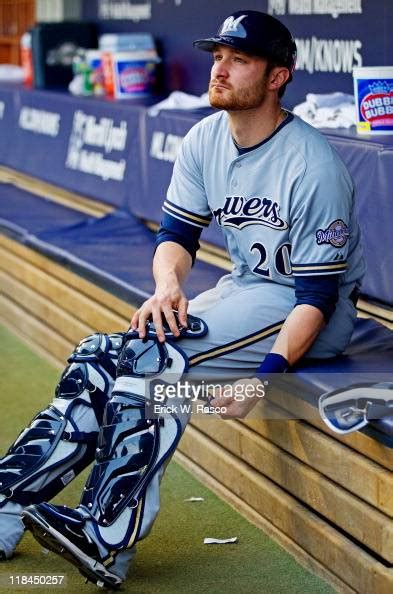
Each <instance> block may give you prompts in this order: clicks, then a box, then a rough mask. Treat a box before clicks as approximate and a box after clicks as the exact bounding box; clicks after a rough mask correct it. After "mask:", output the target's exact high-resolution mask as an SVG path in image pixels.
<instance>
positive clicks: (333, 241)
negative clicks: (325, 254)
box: [316, 219, 349, 248]
mask: <svg viewBox="0 0 393 594" xmlns="http://www.w3.org/2000/svg"><path fill="white" fill-rule="evenodd" d="M348 237H349V230H348V226H347V225H346V224H345V223H344V221H342V220H341V219H337V220H336V221H333V223H330V225H329V227H328V228H327V229H325V230H323V229H318V231H317V232H316V238H317V244H318V245H322V244H323V243H330V245H332V246H334V247H337V248H340V247H343V245H345V244H346V243H347V241H348Z"/></svg>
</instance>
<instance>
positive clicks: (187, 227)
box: [156, 213, 202, 264]
mask: <svg viewBox="0 0 393 594" xmlns="http://www.w3.org/2000/svg"><path fill="white" fill-rule="evenodd" d="M201 232H202V229H201V228H199V227H196V226H195V225H191V224H189V223H186V222H184V221H181V220H179V219H177V218H175V217H173V216H172V215H170V214H167V213H164V217H163V219H162V221H161V225H160V228H159V229H158V231H157V236H156V249H157V247H158V246H159V245H160V243H164V242H165V241H173V242H174V243H178V244H179V245H181V246H182V247H184V249H185V250H187V252H188V253H189V254H190V256H191V258H192V263H193V264H194V262H195V256H196V253H197V251H198V249H199V237H200V235H201Z"/></svg>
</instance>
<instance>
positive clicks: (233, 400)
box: [209, 378, 265, 419]
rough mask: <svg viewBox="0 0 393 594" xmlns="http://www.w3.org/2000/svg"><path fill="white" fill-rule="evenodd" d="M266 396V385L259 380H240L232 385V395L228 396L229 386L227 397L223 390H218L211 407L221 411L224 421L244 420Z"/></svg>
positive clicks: (226, 389) (210, 403) (226, 391)
mask: <svg viewBox="0 0 393 594" xmlns="http://www.w3.org/2000/svg"><path fill="white" fill-rule="evenodd" d="M264 395H265V391H264V385H263V383H262V382H261V381H260V380H259V379H258V378H251V379H249V378H248V379H240V380H237V381H236V382H234V383H233V384H232V394H231V395H228V386H226V388H225V396H224V395H223V393H222V389H220V388H216V390H215V393H214V398H213V399H212V400H210V402H209V405H210V406H212V407H214V408H217V409H221V411H222V412H220V413H218V414H219V415H220V417H221V418H222V419H244V418H245V417H246V416H247V415H248V413H249V412H250V411H251V410H252V409H253V408H254V406H255V405H256V404H258V402H259V401H260V400H261V398H263V396H264Z"/></svg>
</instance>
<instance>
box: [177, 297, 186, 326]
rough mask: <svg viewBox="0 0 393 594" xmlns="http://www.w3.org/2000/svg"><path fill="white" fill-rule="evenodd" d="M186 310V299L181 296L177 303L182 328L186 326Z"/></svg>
mask: <svg viewBox="0 0 393 594" xmlns="http://www.w3.org/2000/svg"><path fill="white" fill-rule="evenodd" d="M187 310H188V299H186V298H185V297H182V298H181V299H180V301H179V304H178V314H179V322H180V324H181V325H182V326H184V328H187V326H188V322H187Z"/></svg>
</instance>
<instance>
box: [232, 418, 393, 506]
mask: <svg viewBox="0 0 393 594" xmlns="http://www.w3.org/2000/svg"><path fill="white" fill-rule="evenodd" d="M243 423H244V424H245V425H246V426H247V427H249V428H250V429H252V430H253V431H255V432H256V433H258V434H259V435H261V436H262V437H264V438H265V439H267V440H269V441H271V442H272V443H274V444H276V445H277V446H278V447H280V448H282V449H283V450H285V451H287V452H288V453H290V454H292V455H293V456H295V457H296V458H298V459H299V460H302V461H303V462H305V463H306V464H308V465H309V466H311V467H312V468H314V469H315V470H318V471H319V472H321V473H322V474H323V475H325V476H327V477H329V478H330V479H331V480H333V481H335V482H336V483H338V484H339V485H341V486H343V487H345V488H346V489H348V491H351V492H352V493H354V494H355V495H357V496H358V497H360V498H361V499H363V500H364V501H367V502H368V503H370V504H371V505H374V506H375V507H377V508H378V509H380V510H381V511H383V512H384V513H386V514H387V515H389V516H391V517H393V475H392V473H391V471H390V470H387V469H386V468H384V467H382V466H381V465H379V464H377V463H376V462H374V461H373V460H370V459H368V458H366V457H365V456H364V455H362V454H360V453H359V452H356V451H354V450H353V449H352V448H350V447H349V446H347V445H345V444H343V443H341V442H339V441H337V440H336V439H334V438H333V437H331V436H330V435H326V434H325V433H322V432H321V431H318V429H316V428H315V427H312V426H311V425H309V424H308V423H305V422H304V421H280V420H256V419H250V420H247V419H246V420H244V421H243Z"/></svg>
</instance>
